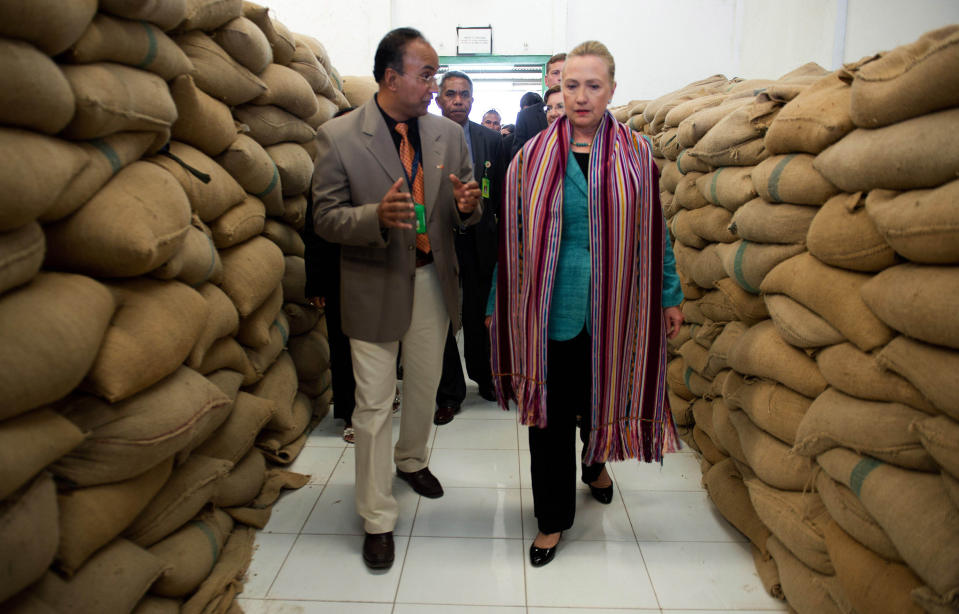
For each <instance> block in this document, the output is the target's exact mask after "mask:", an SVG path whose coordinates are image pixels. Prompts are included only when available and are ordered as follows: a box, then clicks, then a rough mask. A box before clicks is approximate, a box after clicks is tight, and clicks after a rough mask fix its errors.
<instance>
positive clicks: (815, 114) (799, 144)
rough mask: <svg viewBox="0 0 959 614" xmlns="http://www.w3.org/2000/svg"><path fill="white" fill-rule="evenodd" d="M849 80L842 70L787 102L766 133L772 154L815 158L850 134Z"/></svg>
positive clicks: (824, 78) (820, 80) (823, 78)
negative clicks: (801, 154) (812, 156)
mask: <svg viewBox="0 0 959 614" xmlns="http://www.w3.org/2000/svg"><path fill="white" fill-rule="evenodd" d="M849 98H850V88H849V76H848V73H846V72H845V70H844V69H841V70H838V71H836V72H834V73H832V74H829V75H827V76H825V77H822V78H821V79H819V80H818V81H816V82H815V83H813V84H812V85H810V86H809V87H808V88H806V89H805V90H804V91H803V92H802V93H800V94H799V95H798V96H796V97H795V98H793V99H792V100H790V101H789V102H788V103H787V104H786V106H784V107H783V108H782V109H781V110H780V111H779V115H777V116H776V119H774V120H773V122H772V123H771V124H770V125H769V130H767V131H766V136H765V139H766V148H767V149H768V150H769V151H770V152H771V153H774V154H788V153H793V152H806V153H810V154H818V153H819V152H821V151H822V150H824V149H826V148H827V147H829V146H830V145H832V144H833V143H835V142H836V141H838V140H839V139H841V138H842V137H844V136H845V135H846V134H848V133H849V132H850V131H852V130H853V128H854V127H855V126H853V123H852V119H851V118H850V117H849Z"/></svg>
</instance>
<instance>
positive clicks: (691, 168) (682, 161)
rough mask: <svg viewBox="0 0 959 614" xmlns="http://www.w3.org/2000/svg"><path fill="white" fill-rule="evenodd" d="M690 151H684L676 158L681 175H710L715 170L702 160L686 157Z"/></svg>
mask: <svg viewBox="0 0 959 614" xmlns="http://www.w3.org/2000/svg"><path fill="white" fill-rule="evenodd" d="M688 151H689V150H688V149H683V150H682V151H680V152H679V155H678V156H676V168H678V169H679V172H680V173H682V174H683V175H685V174H686V173H708V172H710V171H712V170H713V167H711V166H709V165H708V164H706V163H705V162H703V161H702V160H699V159H698V158H694V157H693V156H688V155H686V154H687V153H688Z"/></svg>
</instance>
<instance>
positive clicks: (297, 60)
mask: <svg viewBox="0 0 959 614" xmlns="http://www.w3.org/2000/svg"><path fill="white" fill-rule="evenodd" d="M294 38H296V50H295V52H294V53H293V59H292V60H291V61H290V68H292V69H293V70H295V71H296V72H298V73H300V76H302V77H303V78H304V79H306V81H307V83H309V84H310V87H311V88H312V89H313V91H314V92H316V93H317V94H319V95H321V96H324V97H327V98H328V97H330V96H332V95H333V90H334V89H335V86H334V85H333V84H332V83H331V81H330V75H329V73H328V72H327V71H326V68H325V67H324V66H323V64H322V63H321V62H320V60H319V59H318V58H317V57H316V54H315V53H313V50H312V49H311V48H310V46H309V45H308V44H307V43H306V42H305V41H303V40H300V38H299V35H296V34H294ZM334 106H336V105H335V104H334Z"/></svg>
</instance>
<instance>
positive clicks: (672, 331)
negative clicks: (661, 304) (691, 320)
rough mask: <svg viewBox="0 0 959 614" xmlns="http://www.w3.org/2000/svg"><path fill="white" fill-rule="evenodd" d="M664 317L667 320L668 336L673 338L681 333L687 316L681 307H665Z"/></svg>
mask: <svg viewBox="0 0 959 614" xmlns="http://www.w3.org/2000/svg"><path fill="white" fill-rule="evenodd" d="M663 319H664V320H665V321H666V337H667V338H668V339H672V338H673V337H675V336H676V335H678V334H679V327H680V326H682V325H683V321H684V320H685V319H686V318H685V317H683V312H682V311H681V310H680V309H679V307H667V308H666V309H663Z"/></svg>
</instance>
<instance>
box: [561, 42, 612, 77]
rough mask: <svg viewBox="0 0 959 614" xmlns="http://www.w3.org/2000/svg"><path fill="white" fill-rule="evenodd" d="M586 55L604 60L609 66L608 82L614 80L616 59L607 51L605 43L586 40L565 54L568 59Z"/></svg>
mask: <svg viewBox="0 0 959 614" xmlns="http://www.w3.org/2000/svg"><path fill="white" fill-rule="evenodd" d="M586 55H592V56H595V57H597V58H599V59H601V60H603V61H604V62H606V66H607V68H609V82H610V83H613V82H615V81H616V60H614V59H613V54H612V53H610V52H609V49H607V48H606V45H604V44H603V43H601V42H599V41H586V42H585V43H580V44H578V45H576V46H575V47H574V48H573V50H572V51H570V52H569V53H568V54H567V55H566V59H567V60H569V59H570V58H575V57H581V56H586ZM564 71H565V67H564Z"/></svg>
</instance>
